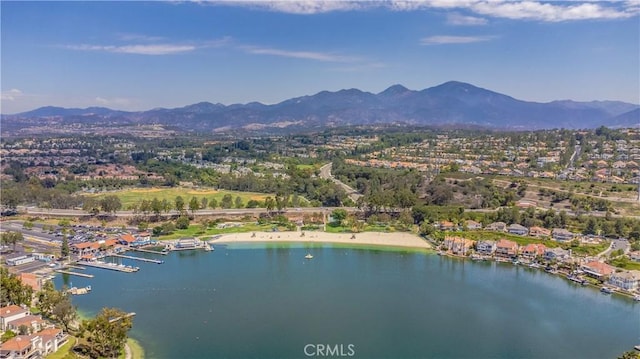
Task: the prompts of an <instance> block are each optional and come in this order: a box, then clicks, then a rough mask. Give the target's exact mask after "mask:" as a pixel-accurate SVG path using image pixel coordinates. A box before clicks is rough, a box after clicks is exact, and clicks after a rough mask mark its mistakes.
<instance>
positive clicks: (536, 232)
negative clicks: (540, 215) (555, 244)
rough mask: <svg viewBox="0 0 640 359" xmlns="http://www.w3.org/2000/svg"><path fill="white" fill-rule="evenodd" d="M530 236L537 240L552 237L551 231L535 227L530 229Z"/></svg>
mask: <svg viewBox="0 0 640 359" xmlns="http://www.w3.org/2000/svg"><path fill="white" fill-rule="evenodd" d="M529 235H530V236H532V237H536V238H540V237H551V230H549V229H546V228H544V227H539V226H533V227H531V228H529Z"/></svg>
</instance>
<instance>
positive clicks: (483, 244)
mask: <svg viewBox="0 0 640 359" xmlns="http://www.w3.org/2000/svg"><path fill="white" fill-rule="evenodd" d="M476 251H477V252H478V253H480V254H484V255H492V254H493V252H495V251H496V241H492V240H481V241H478V243H476Z"/></svg>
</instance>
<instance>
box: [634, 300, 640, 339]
mask: <svg viewBox="0 0 640 359" xmlns="http://www.w3.org/2000/svg"><path fill="white" fill-rule="evenodd" d="M633 300H635V301H636V302H640V294H634V295H633ZM638 350H640V349H638Z"/></svg>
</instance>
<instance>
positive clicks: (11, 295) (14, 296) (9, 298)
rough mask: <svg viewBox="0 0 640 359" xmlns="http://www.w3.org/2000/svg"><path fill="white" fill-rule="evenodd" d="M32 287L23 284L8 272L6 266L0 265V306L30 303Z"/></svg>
mask: <svg viewBox="0 0 640 359" xmlns="http://www.w3.org/2000/svg"><path fill="white" fill-rule="evenodd" d="M32 295H33V289H32V288H31V287H30V286H28V285H23V284H22V281H20V278H18V277H17V276H16V275H15V274H12V273H9V271H8V270H7V268H5V267H0V306H7V305H10V304H15V305H21V304H25V305H31V296H32Z"/></svg>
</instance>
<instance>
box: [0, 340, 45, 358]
mask: <svg viewBox="0 0 640 359" xmlns="http://www.w3.org/2000/svg"><path fill="white" fill-rule="evenodd" d="M41 344H42V338H40V336H39V335H18V336H16V337H13V338H11V339H9V340H7V341H6V342H4V343H2V345H0V358H7V359H23V358H24V359H32V358H33V359H36V358H41V357H42V352H41V350H40V347H41Z"/></svg>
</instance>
